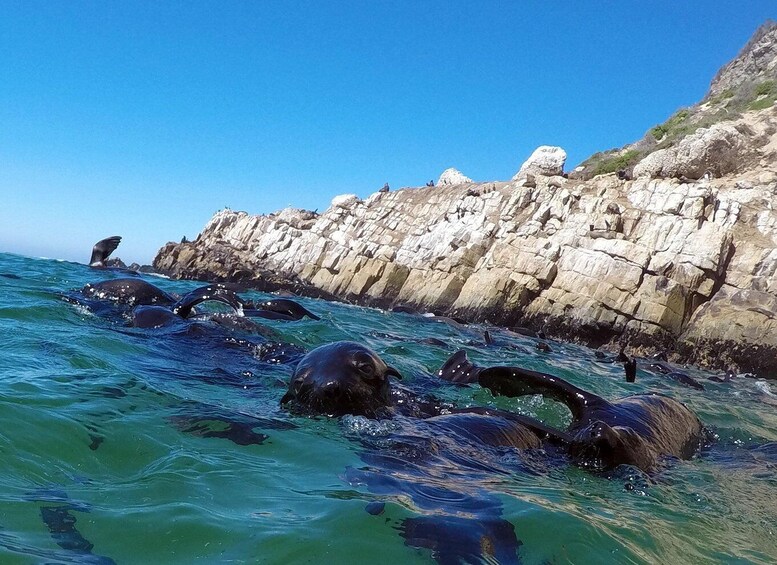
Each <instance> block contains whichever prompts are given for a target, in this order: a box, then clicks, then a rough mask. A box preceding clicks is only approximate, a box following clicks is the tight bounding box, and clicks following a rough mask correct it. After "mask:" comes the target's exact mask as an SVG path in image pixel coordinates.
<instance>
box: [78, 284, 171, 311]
mask: <svg viewBox="0 0 777 565" xmlns="http://www.w3.org/2000/svg"><path fill="white" fill-rule="evenodd" d="M81 293H82V294H83V295H84V296H87V297H90V298H98V299H102V300H110V301H112V302H116V303H118V304H129V305H130V306H135V305H141V304H143V305H146V306H148V305H151V304H158V305H160V306H170V305H173V304H175V302H176V299H175V298H174V297H173V296H172V295H170V294H168V293H166V292H165V291H164V290H162V289H161V288H158V287H156V286H154V285H153V284H151V283H150V282H148V281H144V280H143V279H141V278H120V279H111V280H108V281H101V282H98V283H94V284H92V283H88V284H87V285H86V286H84V288H83V289H82V290H81Z"/></svg>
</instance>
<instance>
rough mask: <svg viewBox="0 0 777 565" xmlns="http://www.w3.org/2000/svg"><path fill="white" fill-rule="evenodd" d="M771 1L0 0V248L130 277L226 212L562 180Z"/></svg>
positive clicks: (687, 89) (657, 115)
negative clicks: (422, 189)
mask: <svg viewBox="0 0 777 565" xmlns="http://www.w3.org/2000/svg"><path fill="white" fill-rule="evenodd" d="M770 17H771V18H773V19H777V1H775V0H764V1H757V0H746V1H741V2H734V1H718V0H709V1H689V0H685V1H682V2H677V1H676V0H672V1H669V0H667V1H644V0H641V1H630V0H622V1H590V2H588V1H571V0H570V1H557V2H549V1H536V2H535V1H526V0H522V1H515V2H489V1H484V0H479V1H472V2H465V1H455V0H450V1H421V0H414V1H408V2H405V1H402V0H391V1H382V0H368V1H364V0H359V1H340V2H336V1H329V2H326V1H323V0H322V1H318V2H293V1H289V0H284V1H280V0H279V1H274V2H271V1H259V2H250V1H245V2H229V1H224V0H218V1H213V2H203V1H185V2H168V1H165V2H157V1H154V2H141V1H131V2H122V1H104V2H97V1H91V2H79V1H64V0H62V1H58V0H46V1H41V2H36V1H34V0H25V1H24V2H5V1H0V195H1V196H2V199H1V200H0V251H9V252H14V253H20V254H26V255H34V256H46V257H52V258H63V259H70V260H75V261H80V262H86V261H87V260H88V258H89V254H90V250H91V246H92V244H93V243H94V242H96V241H97V240H99V239H101V238H103V237H106V236H110V235H121V236H123V237H124V240H123V242H122V244H121V247H119V250H118V251H117V252H116V255H118V256H120V257H121V258H122V259H124V260H125V261H126V262H127V263H129V262H131V261H137V262H141V263H149V262H150V261H151V259H152V258H153V256H154V255H155V253H156V251H157V249H158V248H159V247H160V246H161V245H163V244H164V243H165V242H167V241H169V240H176V241H177V240H180V238H181V236H183V235H186V236H187V237H189V238H193V237H195V236H196V235H197V233H198V232H199V231H200V230H201V229H202V227H203V226H204V225H205V223H206V222H207V220H208V219H209V218H210V217H211V215H212V214H213V213H214V212H215V211H216V210H219V209H221V208H224V207H225V206H228V207H230V208H232V209H236V210H246V211H248V212H250V213H268V212H272V211H275V210H278V209H280V208H283V207H285V206H288V205H293V206H295V207H301V208H308V209H318V210H319V211H323V210H324V209H326V208H327V207H328V205H329V203H330V201H331V199H332V197H334V196H336V195H338V194H343V193H356V194H358V195H360V196H363V197H365V196H367V195H369V194H371V193H372V192H374V191H375V190H377V189H378V188H380V187H381V186H383V183H385V182H388V183H389V184H390V185H391V187H392V188H400V187H403V186H421V185H423V184H424V183H426V181H428V180H429V179H435V180H436V179H437V177H438V176H439V174H440V173H441V172H442V171H443V170H444V169H446V168H447V167H451V166H453V167H456V168H458V169H459V170H461V171H462V172H463V173H464V174H466V175H467V176H470V177H472V178H473V179H475V180H480V181H486V180H498V179H509V178H510V177H511V176H512V175H513V174H514V173H515V172H516V170H517V169H518V167H519V166H520V165H521V163H522V162H523V161H524V160H525V159H526V158H527V157H528V156H529V154H530V153H531V152H532V150H534V148H535V147H536V146H538V145H544V144H549V145H560V146H562V147H563V148H564V149H565V150H566V151H567V153H568V160H567V170H569V169H571V168H573V167H574V166H575V165H577V164H578V163H579V162H580V161H582V160H584V159H585V158H586V157H588V156H589V155H591V154H592V153H594V152H596V151H600V150H603V149H608V148H611V147H615V146H621V145H623V144H625V143H628V142H631V141H634V140H636V139H638V138H639V137H641V136H642V134H643V133H644V132H645V131H646V130H647V129H648V128H650V127H651V126H653V125H655V124H657V123H660V122H663V121H664V120H665V119H666V118H667V117H668V116H669V115H670V114H671V113H672V112H673V111H674V110H676V109H677V108H678V107H680V106H683V105H689V104H692V103H694V102H696V101H698V100H699V99H700V98H701V97H702V96H703V95H704V93H705V92H706V90H707V87H708V86H709V82H710V80H711V79H712V77H713V76H714V74H715V72H716V71H717V69H718V68H719V67H721V66H722V65H723V64H724V63H726V62H727V61H729V60H730V59H731V58H733V57H734V56H735V55H736V54H737V52H738V51H739V50H740V48H741V47H742V46H743V45H744V44H745V42H746V41H747V39H748V38H749V37H750V36H751V35H752V33H753V32H754V31H755V29H756V28H757V27H758V26H759V25H760V24H761V23H763V22H764V21H765V20H766V19H767V18H770Z"/></svg>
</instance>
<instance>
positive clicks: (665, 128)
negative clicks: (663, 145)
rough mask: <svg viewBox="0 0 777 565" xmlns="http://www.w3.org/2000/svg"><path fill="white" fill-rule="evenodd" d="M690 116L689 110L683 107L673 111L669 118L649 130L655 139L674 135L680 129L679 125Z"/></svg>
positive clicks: (658, 139)
mask: <svg viewBox="0 0 777 565" xmlns="http://www.w3.org/2000/svg"><path fill="white" fill-rule="evenodd" d="M688 116H690V110H689V109H688V108H683V109H681V110H678V111H677V112H675V113H674V114H673V115H672V117H671V118H669V119H668V120H667V121H665V122H664V123H663V124H659V125H657V126H655V127H654V128H653V129H651V130H650V133H651V134H653V137H655V138H656V141H661V140H662V139H664V138H666V137H670V136H671V137H676V135H675V134H676V133H677V132H678V131H679V130H680V129H681V126H682V125H683V124H684V122H685V121H686V120H687V119H688Z"/></svg>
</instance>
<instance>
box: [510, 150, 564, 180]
mask: <svg viewBox="0 0 777 565" xmlns="http://www.w3.org/2000/svg"><path fill="white" fill-rule="evenodd" d="M566 160H567V153H566V151H564V150H563V149H562V148H561V147H554V146H551V145H541V146H539V147H538V148H537V149H535V150H534V152H533V153H532V154H531V156H530V157H529V158H528V159H527V160H526V161H525V162H524V163H523V165H521V168H520V169H519V170H518V172H517V173H516V174H515V176H513V179H512V180H518V179H520V178H521V177H525V176H526V175H542V176H546V177H552V176H555V175H561V174H563V173H564V163H566Z"/></svg>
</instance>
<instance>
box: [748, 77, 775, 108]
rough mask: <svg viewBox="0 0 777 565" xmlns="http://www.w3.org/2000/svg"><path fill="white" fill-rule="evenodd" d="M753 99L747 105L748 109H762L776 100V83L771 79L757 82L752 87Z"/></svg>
mask: <svg viewBox="0 0 777 565" xmlns="http://www.w3.org/2000/svg"><path fill="white" fill-rule="evenodd" d="M753 97H754V99H753V100H752V101H751V102H750V104H749V105H748V106H747V109H748V110H763V109H765V108H769V107H770V106H772V105H774V103H775V101H777V84H775V82H774V81H773V80H765V81H763V82H760V83H758V84H757V85H756V86H755V88H754V89H753Z"/></svg>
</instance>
